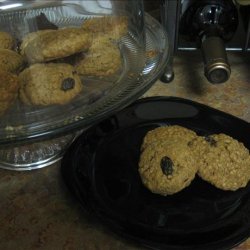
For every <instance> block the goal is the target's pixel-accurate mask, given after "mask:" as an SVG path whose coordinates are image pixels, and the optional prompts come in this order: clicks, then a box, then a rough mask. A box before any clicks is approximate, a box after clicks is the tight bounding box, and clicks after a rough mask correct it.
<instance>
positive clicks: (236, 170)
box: [189, 134, 250, 191]
mask: <svg viewBox="0 0 250 250" xmlns="http://www.w3.org/2000/svg"><path fill="white" fill-rule="evenodd" d="M189 146H190V147H191V149H192V151H193V152H194V154H196V159H197V160H196V161H197V163H198V164H199V171H198V175H199V176H200V177H201V178H202V179H203V180H205V181H207V182H209V183H211V184H213V185H214V186H216V187H217V188H220V189H223V190H232V191H234V190H237V189H239V188H242V187H245V186H246V185H247V183H248V182H249V180H250V160H249V159H250V156H249V150H248V149H247V148H246V147H245V146H244V145H243V143H241V142H238V141H237V140H235V139H233V138H232V137H230V136H228V135H225V134H215V135H210V136H206V137H199V138H197V139H195V140H194V141H193V142H192V143H190V144H189Z"/></svg>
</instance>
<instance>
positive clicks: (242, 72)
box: [0, 53, 250, 250]
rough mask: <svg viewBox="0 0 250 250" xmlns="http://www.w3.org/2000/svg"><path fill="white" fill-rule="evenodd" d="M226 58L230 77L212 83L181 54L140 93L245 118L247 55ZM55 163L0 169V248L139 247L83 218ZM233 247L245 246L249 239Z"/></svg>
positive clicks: (249, 100) (249, 80)
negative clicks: (170, 70) (168, 77)
mask: <svg viewBox="0 0 250 250" xmlns="http://www.w3.org/2000/svg"><path fill="white" fill-rule="evenodd" d="M229 59H230V61H231V65H232V75H231V78H230V80H229V81H228V82H227V83H225V84H221V85H212V84H210V83H208V82H207V81H206V80H205V78H204V76H203V65H202V62H201V58H200V56H199V54H197V55H196V56H193V55H190V54H189V53H187V54H181V55H179V56H178V57H177V58H176V60H175V79H174V81H173V82H172V83H170V84H163V83H162V82H160V81H157V82H156V83H155V84H154V86H153V87H152V88H151V89H150V90H149V91H148V92H147V93H145V94H144V96H145V97H146V96H159V95H161V96H163V95H164V96H179V97H184V98H189V99H192V100H195V101H198V102H201V103H205V104H207V105H210V106H212V107H215V108H217V109H221V110H223V111H226V112H228V113H231V114H233V115H236V116H239V117H241V118H243V119H245V120H247V121H249V122H250V55H249V54H248V55H245V56H242V55H241V54H234V55H233V54H231V55H230V57H229ZM59 168H60V162H59V163H56V164H54V165H52V166H50V167H46V168H43V169H40V170H33V171H31V172H13V171H7V170H0V211H1V212H0V249H3V250H32V249H46V250H47V249H48V250H50V249H51V250H57V249H63V250H78V249H79V250H81V249H83V250H99V249H100V250H139V249H143V248H141V247H139V246H136V245H134V244H132V243H130V242H127V241H124V240H122V239H120V238H119V237H117V236H116V235H113V234H112V233H110V232H109V231H107V230H106V229H105V228H104V227H103V226H101V225H100V224H99V223H98V222H96V221H95V220H94V219H90V218H88V217H86V216H85V215H84V214H83V213H82V211H81V209H80V207H79V206H78V204H76V203H75V202H74V200H73V199H72V198H71V196H70V194H69V192H68V190H67V189H66V188H65V186H64V183H63V182H62V179H61V176H60V171H59ZM235 249H237V250H250V239H249V240H247V241H246V242H244V243H243V244H242V245H240V246H238V247H237V248H235ZM211 250H212V249H211Z"/></svg>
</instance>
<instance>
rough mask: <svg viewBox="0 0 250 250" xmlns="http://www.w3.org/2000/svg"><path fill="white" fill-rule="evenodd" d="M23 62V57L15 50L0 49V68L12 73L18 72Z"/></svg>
mask: <svg viewBox="0 0 250 250" xmlns="http://www.w3.org/2000/svg"><path fill="white" fill-rule="evenodd" d="M23 64H24V60H23V57H22V56H21V55H19V54H18V53H16V52H15V51H12V50H9V49H0V68H1V69H2V70H6V71H9V72H12V73H18V72H19V71H20V70H21V69H22V67H23Z"/></svg>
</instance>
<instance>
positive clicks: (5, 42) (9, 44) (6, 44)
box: [0, 31, 14, 49]
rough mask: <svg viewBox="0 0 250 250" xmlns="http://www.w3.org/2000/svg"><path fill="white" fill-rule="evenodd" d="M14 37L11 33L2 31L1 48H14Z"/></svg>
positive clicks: (0, 36)
mask: <svg viewBox="0 0 250 250" xmlns="http://www.w3.org/2000/svg"><path fill="white" fill-rule="evenodd" d="M13 47H14V38H13V37H12V36H11V34H9V33H7V32H4V31H0V49H13Z"/></svg>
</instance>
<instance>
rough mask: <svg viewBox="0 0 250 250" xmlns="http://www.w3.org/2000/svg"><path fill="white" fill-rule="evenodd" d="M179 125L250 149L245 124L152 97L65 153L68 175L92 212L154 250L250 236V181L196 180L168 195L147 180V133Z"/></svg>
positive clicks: (220, 245)
mask: <svg viewBox="0 0 250 250" xmlns="http://www.w3.org/2000/svg"><path fill="white" fill-rule="evenodd" d="M173 124H178V125H181V126H185V127H187V128H190V129H193V130H194V131H196V132H197V133H198V134H199V135H209V134H213V133H220V132H222V133H226V134H228V135H230V136H232V137H234V138H235V139H238V140H239V141H241V142H243V143H244V144H245V146H246V147H248V149H249V148H250V137H249V134H250V124H249V123H247V122H246V121H243V120H240V119H238V118H236V117H233V116H231V115H229V114H226V113H223V112H220V111H218V110H215V109H212V108H210V107H207V106H205V105H201V104H199V103H196V102H192V101H190V100H185V99H181V98H175V97H153V98H145V99H141V100H138V101H137V102H135V103H134V104H132V105H130V106H129V107H127V108H125V109H124V110H122V111H120V112H119V113H117V114H116V115H115V116H112V117H110V118H109V119H106V120H105V121H103V122H101V123H100V124H98V125H96V126H94V127H92V128H90V129H89V130H87V131H85V132H84V133H83V134H82V135H81V136H80V137H79V138H78V139H77V140H76V141H75V142H74V143H73V144H72V146H71V147H70V148H69V150H68V152H67V153H66V154H65V156H64V158H63V161H62V174H63V178H64V180H65V182H66V184H67V186H68V187H69V189H70V190H71V191H72V193H73V194H74V196H75V197H76V198H77V199H78V201H79V202H80V203H81V205H82V207H83V208H84V209H85V211H87V212H89V213H90V214H91V215H93V216H95V217H96V218H99V219H100V220H101V221H102V222H103V223H105V224H106V225H107V226H108V227H109V228H111V229H112V230H114V231H115V232H116V233H119V234H120V235H122V236H123V237H126V238H127V239H133V240H136V242H137V243H140V244H142V245H144V246H147V247H151V248H155V249H170V250H172V249H174V250H177V249H178V250H179V249H180V250H196V249H199V250H201V249H202V250H216V249H230V248H232V247H234V246H236V245H238V244H239V243H241V242H242V241H244V240H245V239H246V238H247V237H249V235H250V192H249V191H250V185H248V186H247V187H246V188H243V189H239V190H238V191H236V192H232V191H222V190H219V189H217V188H215V187H213V186H212V185H210V184H209V183H206V182H204V181H202V180H201V179H199V178H198V177H196V178H195V180H194V181H193V182H192V183H191V185H190V186H189V187H188V188H186V189H184V190H183V191H181V192H179V193H177V194H175V195H172V196H167V197H163V196H160V195H156V194H152V193H151V192H150V191H148V190H147V189H146V188H145V187H144V186H143V185H142V183H141V180H140V177H139V174H138V171H137V166H138V160H139V155H140V145H141V142H142V139H143V137H144V135H145V134H146V132H147V131H148V130H151V129H153V128H155V127H158V126H162V125H173Z"/></svg>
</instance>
